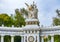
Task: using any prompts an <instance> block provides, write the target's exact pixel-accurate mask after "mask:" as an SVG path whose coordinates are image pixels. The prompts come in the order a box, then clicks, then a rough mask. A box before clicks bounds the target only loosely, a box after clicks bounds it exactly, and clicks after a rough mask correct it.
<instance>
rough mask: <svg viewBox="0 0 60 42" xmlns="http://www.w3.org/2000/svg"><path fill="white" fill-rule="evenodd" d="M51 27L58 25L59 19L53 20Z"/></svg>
mask: <svg viewBox="0 0 60 42" xmlns="http://www.w3.org/2000/svg"><path fill="white" fill-rule="evenodd" d="M53 25H55V26H57V25H60V19H59V18H56V17H55V18H53Z"/></svg>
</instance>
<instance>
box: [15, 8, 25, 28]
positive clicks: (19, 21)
mask: <svg viewBox="0 0 60 42" xmlns="http://www.w3.org/2000/svg"><path fill="white" fill-rule="evenodd" d="M15 13H16V16H15V23H14V25H15V26H20V27H21V26H22V25H25V19H24V18H23V16H22V15H21V13H20V12H19V9H16V10H15Z"/></svg>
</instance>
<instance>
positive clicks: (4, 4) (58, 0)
mask: <svg viewBox="0 0 60 42" xmlns="http://www.w3.org/2000/svg"><path fill="white" fill-rule="evenodd" d="M33 1H35V3H36V4H37V7H38V9H39V12H38V19H39V21H40V25H44V26H50V25H51V24H52V20H53V17H56V16H57V14H56V12H55V11H56V9H60V0H0V13H8V14H9V15H10V14H14V10H15V9H16V8H18V9H20V8H23V7H26V6H25V4H24V3H28V4H31V3H32V2H33Z"/></svg>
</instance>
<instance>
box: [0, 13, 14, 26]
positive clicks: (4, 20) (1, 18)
mask: <svg viewBox="0 0 60 42" xmlns="http://www.w3.org/2000/svg"><path fill="white" fill-rule="evenodd" d="M2 24H4V25H5V26H11V25H12V24H13V20H12V19H11V17H10V16H8V15H7V14H5V13H2V14H0V26H1V25H2Z"/></svg>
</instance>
